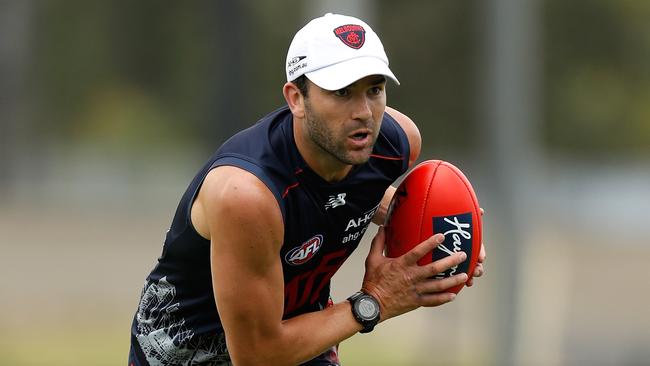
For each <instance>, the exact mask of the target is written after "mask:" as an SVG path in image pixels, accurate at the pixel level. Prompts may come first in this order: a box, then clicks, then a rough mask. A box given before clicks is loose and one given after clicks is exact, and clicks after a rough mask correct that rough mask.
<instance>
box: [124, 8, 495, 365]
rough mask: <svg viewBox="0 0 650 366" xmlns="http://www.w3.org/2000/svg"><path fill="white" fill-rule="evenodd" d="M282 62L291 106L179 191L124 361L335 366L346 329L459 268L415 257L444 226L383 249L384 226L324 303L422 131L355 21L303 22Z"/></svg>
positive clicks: (432, 298)
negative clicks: (357, 276) (345, 290)
mask: <svg viewBox="0 0 650 366" xmlns="http://www.w3.org/2000/svg"><path fill="white" fill-rule="evenodd" d="M286 74H287V83H286V84H285V85H284V87H283V90H282V91H283V94H284V97H285V99H286V102H287V106H286V107H283V108H280V109H278V110H276V111H274V112H272V113H271V114H269V115H267V116H266V117H264V118H263V119H262V120H260V121H259V122H258V123H257V124H255V125H254V126H252V127H250V128H248V129H246V130H244V131H242V132H240V133H238V134H237V135H235V136H234V137H232V138H231V139H230V140H228V141H227V142H226V143H224V144H223V145H222V146H221V148H220V149H219V150H218V151H217V152H216V153H215V155H213V157H212V158H211V159H210V160H209V161H208V162H207V163H206V165H205V166H204V167H203V169H201V171H199V173H198V174H197V175H196V177H195V178H194V180H193V181H192V182H191V184H190V186H189V187H188V189H187V191H186V192H185V194H184V196H183V197H182V199H181V202H180V204H179V206H178V209H177V211H176V215H175V217H174V220H173V222H172V225H171V228H170V230H169V232H168V233H167V237H166V241H165V245H164V248H163V253H162V255H161V257H160V258H159V260H158V265H157V266H156V268H154V270H153V271H152V272H151V274H150V275H149V277H148V278H147V282H146V285H145V288H144V290H143V293H142V298H141V301H140V304H139V307H138V311H137V313H136V316H135V319H134V321H133V327H132V337H131V352H130V357H129V363H130V364H131V365H147V364H148V365H177V364H179V365H180V364H208V365H230V364H235V365H297V364H301V363H306V364H308V365H338V363H339V361H338V357H337V355H336V345H337V344H338V343H339V342H341V341H342V340H344V339H346V338H349V337H350V336H352V335H354V334H355V333H357V332H359V331H362V332H368V331H371V330H372V328H373V327H374V326H375V325H376V324H377V323H378V322H381V321H383V320H386V319H389V318H392V317H395V316H398V315H400V314H403V313H405V312H408V311H411V310H414V309H416V308H418V307H420V306H438V305H441V304H444V303H446V302H449V301H451V300H452V299H453V298H454V294H452V293H447V292H445V290H446V289H448V288H450V287H453V286H456V285H458V284H461V283H465V282H467V281H468V278H467V275H466V274H459V275H456V276H453V277H450V278H447V279H439V280H436V279H431V278H432V276H433V275H435V274H437V273H439V272H442V271H444V270H446V269H448V268H450V267H452V266H454V265H457V264H459V263H461V262H462V261H464V260H465V254H464V253H460V254H454V255H453V256H449V257H447V258H445V259H442V260H439V261H437V262H434V263H431V264H429V265H427V266H418V265H417V263H416V262H417V260H418V259H419V258H421V257H422V256H424V255H425V254H426V253H428V252H430V251H431V250H433V249H434V248H435V246H436V245H437V244H439V243H441V242H442V240H443V237H442V235H440V234H438V235H436V236H434V237H432V238H430V239H428V240H426V241H424V242H423V243H421V244H420V245H418V246H417V247H416V248H414V249H413V250H412V251H411V252H409V253H407V254H405V255H404V256H403V257H400V258H385V257H384V256H383V248H384V232H383V229H382V228H380V229H379V232H378V234H377V235H376V236H375V238H374V239H373V241H372V245H371V248H370V253H369V255H368V257H367V260H366V273H365V276H364V279H363V282H362V283H361V287H360V289H361V291H360V292H359V293H357V294H354V295H353V296H351V297H350V298H349V299H348V300H345V301H341V302H338V303H335V304H334V303H333V302H332V301H331V300H330V297H329V286H330V279H331V277H332V276H333V275H334V273H335V272H336V271H337V270H338V268H339V267H340V266H341V265H342V264H343V262H344V261H345V259H346V258H347V257H348V256H349V255H350V254H351V253H352V252H353V251H354V249H355V248H356V247H357V245H358V244H359V241H360V240H361V237H362V236H363V233H364V232H365V231H366V228H367V227H368V225H369V223H370V221H371V220H374V221H375V222H376V223H379V224H381V223H383V220H384V217H385V214H386V210H387V205H388V203H389V202H390V199H391V197H392V194H393V192H394V188H391V186H390V184H391V183H392V182H394V180H395V179H396V178H398V177H399V176H400V175H402V174H403V173H404V172H405V171H406V170H407V169H408V167H409V166H410V165H411V164H413V163H414V162H415V160H416V159H417V157H418V155H419V152H420V143H421V140H420V135H419V132H418V129H417V127H416V126H415V124H414V123H413V122H412V121H411V120H410V119H409V118H408V117H406V116H405V115H403V114H401V113H400V112H398V111H396V110H394V109H391V108H388V107H386V90H385V88H386V82H387V78H390V79H392V80H394V81H395V82H397V79H396V77H395V76H394V75H393V73H392V72H391V71H390V69H389V68H388V60H387V58H386V54H385V52H384V49H383V46H382V44H381V42H380V40H379V38H378V37H377V35H376V34H375V33H374V32H373V31H372V29H371V28H370V27H369V26H368V25H367V24H366V23H364V22H362V21H361V20H359V19H356V18H352V17H347V16H342V15H334V14H327V15H325V16H323V17H320V18H317V19H314V20H312V21H311V22H310V23H308V24H307V25H306V26H305V27H304V28H302V29H301V30H300V31H299V32H298V33H297V34H296V35H295V37H294V39H293V41H292V43H291V46H290V47H289V51H288V55H287V64H286ZM481 261H482V259H481ZM481 274H482V266H480V265H479V266H478V268H477V271H476V273H475V275H476V276H480V275H481ZM469 284H470V285H471V283H469ZM351 295H352V294H351Z"/></svg>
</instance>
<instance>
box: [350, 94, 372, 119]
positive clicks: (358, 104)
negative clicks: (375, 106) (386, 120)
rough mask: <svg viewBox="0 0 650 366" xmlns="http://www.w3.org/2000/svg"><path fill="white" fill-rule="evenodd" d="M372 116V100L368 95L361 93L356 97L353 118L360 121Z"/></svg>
mask: <svg viewBox="0 0 650 366" xmlns="http://www.w3.org/2000/svg"><path fill="white" fill-rule="evenodd" d="M371 117H372V110H371V109H370V101H369V100H368V97H367V96H366V95H359V96H357V97H356V98H355V99H354V109H353V112H352V118H353V119H356V120H360V121H367V120H368V119H370V118H371Z"/></svg>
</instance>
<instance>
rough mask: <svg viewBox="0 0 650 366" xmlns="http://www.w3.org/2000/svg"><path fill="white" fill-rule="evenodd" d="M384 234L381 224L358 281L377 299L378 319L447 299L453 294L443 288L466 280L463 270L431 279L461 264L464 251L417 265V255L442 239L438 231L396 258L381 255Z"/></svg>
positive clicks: (444, 301) (450, 299)
mask: <svg viewBox="0 0 650 366" xmlns="http://www.w3.org/2000/svg"><path fill="white" fill-rule="evenodd" d="M385 237H386V235H385V229H384V227H383V226H381V227H380V228H379V231H378V233H377V235H376V236H375V237H374V239H373V240H372V245H371V247H370V253H369V254H368V257H367V258H366V273H365V276H364V278H363V284H362V290H363V291H364V292H366V293H368V294H370V295H372V296H374V297H375V298H376V299H377V300H378V301H379V305H380V307H381V321H383V320H387V319H390V318H392V317H395V316H398V315H401V314H404V313H406V312H409V311H411V310H414V309H417V308H418V307H421V306H426V307H433V306H439V305H442V304H445V303H447V302H450V301H452V300H453V299H454V298H455V297H456V294H454V293H451V292H445V290H447V289H449V288H452V287H454V286H457V285H460V284H463V283H465V282H467V274H466V273H460V274H457V275H455V276H452V277H448V278H443V279H433V278H432V277H433V276H435V275H436V274H438V273H440V272H443V271H445V270H447V269H449V268H451V267H453V266H456V265H458V264H460V263H462V262H463V261H464V260H465V259H466V258H467V255H466V254H465V253H464V252H459V253H457V254H454V255H451V256H448V257H445V258H443V259H440V260H438V261H435V262H432V263H429V264H427V265H424V266H420V265H418V263H417V262H418V260H420V258H422V257H423V256H425V255H426V254H427V253H430V252H431V251H432V250H433V249H435V247H437V246H438V245H439V244H440V243H442V242H443V240H444V236H443V235H442V234H436V235H434V236H432V237H430V238H428V239H427V240H425V241H423V242H422V243H420V244H418V245H417V246H416V247H414V248H413V249H411V250H410V251H409V252H407V253H406V254H404V255H402V256H401V257H398V258H387V257H385V256H384V247H385Z"/></svg>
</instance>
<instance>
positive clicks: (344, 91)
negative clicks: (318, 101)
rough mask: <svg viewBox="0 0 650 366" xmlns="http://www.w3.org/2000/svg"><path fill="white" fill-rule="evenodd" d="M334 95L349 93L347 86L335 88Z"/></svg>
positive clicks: (345, 95) (342, 95) (341, 95)
mask: <svg viewBox="0 0 650 366" xmlns="http://www.w3.org/2000/svg"><path fill="white" fill-rule="evenodd" d="M334 95H336V96H337V97H347V96H348V95H350V90H349V89H348V88H343V89H339V90H335V91H334Z"/></svg>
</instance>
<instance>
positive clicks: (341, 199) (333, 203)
mask: <svg viewBox="0 0 650 366" xmlns="http://www.w3.org/2000/svg"><path fill="white" fill-rule="evenodd" d="M344 205H345V193H339V194H337V195H336V196H335V195H331V196H329V199H328V200H327V203H326V204H325V210H328V209H330V208H335V207H339V206H344Z"/></svg>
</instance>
